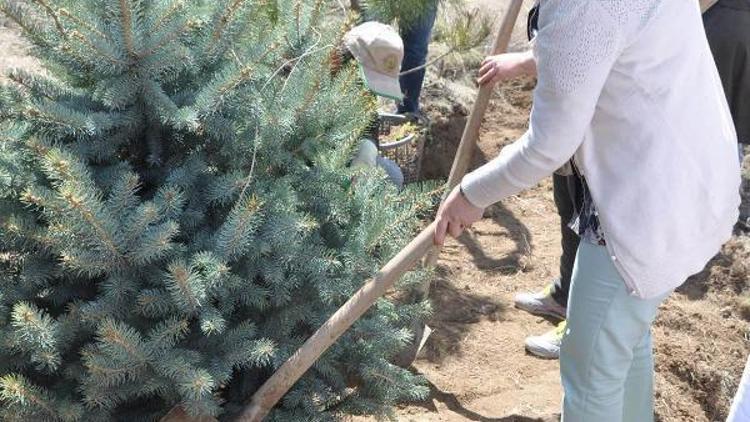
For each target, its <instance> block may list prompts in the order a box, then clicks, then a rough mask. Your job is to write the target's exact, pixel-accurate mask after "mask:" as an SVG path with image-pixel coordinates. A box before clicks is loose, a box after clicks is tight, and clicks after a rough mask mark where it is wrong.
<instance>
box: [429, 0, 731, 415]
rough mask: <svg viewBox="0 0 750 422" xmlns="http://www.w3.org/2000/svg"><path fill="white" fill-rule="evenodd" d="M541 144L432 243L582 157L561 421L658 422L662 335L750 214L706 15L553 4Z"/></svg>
mask: <svg viewBox="0 0 750 422" xmlns="http://www.w3.org/2000/svg"><path fill="white" fill-rule="evenodd" d="M533 54H534V57H535V64H536V69H537V86H536V88H535V90H534V107H533V109H532V112H531V119H530V125H529V129H528V131H527V132H526V133H525V134H524V135H523V136H521V138H520V139H518V140H517V141H516V142H514V143H513V144H511V145H509V146H507V147H505V148H504V149H503V150H502V151H501V152H500V154H499V155H498V157H496V158H495V159H493V160H492V161H490V162H488V163H487V164H485V165H483V166H482V167H480V168H479V169H477V170H475V171H473V172H471V173H469V174H467V175H466V176H465V177H464V179H463V180H462V181H461V183H460V184H459V186H457V187H456V188H455V189H454V190H453V191H452V192H451V193H450V194H449V196H448V198H447V199H446V201H445V202H444V203H443V204H442V205H441V207H440V209H439V211H438V214H437V218H436V222H435V233H434V241H435V243H437V244H442V243H443V242H444V240H445V237H446V236H447V235H448V234H450V235H451V236H453V237H458V236H459V235H460V234H461V233H462V232H463V230H464V229H465V228H466V227H468V226H470V225H471V224H472V223H474V222H475V221H477V220H479V219H480V218H481V217H482V214H483V211H484V209H485V208H486V207H488V206H489V205H491V204H493V203H495V202H497V201H499V200H501V199H504V198H506V197H508V196H510V195H514V194H516V193H518V192H520V191H521V190H523V189H527V188H529V187H532V186H534V185H535V184H536V183H538V182H539V181H540V180H541V179H542V178H543V177H545V176H548V175H550V174H552V173H553V172H554V171H555V170H557V169H559V168H560V167H561V166H562V165H563V164H564V163H565V162H567V161H568V160H570V158H571V157H573V161H574V163H575V165H576V167H577V169H578V170H579V171H580V175H581V177H582V181H583V184H584V188H585V189H587V190H588V192H589V193H590V195H589V196H588V201H586V200H585V199H584V205H583V206H584V208H585V207H590V208H589V209H590V212H587V211H583V214H585V215H587V216H590V217H592V218H590V219H584V220H582V221H581V224H582V225H583V226H584V227H583V228H582V229H581V230H583V233H584V235H583V237H582V240H581V242H580V245H579V247H578V251H577V254H576V260H575V265H574V268H573V276H572V282H571V287H570V293H569V298H568V307H567V327H566V328H565V330H564V336H563V341H562V346H561V349H560V375H561V380H562V385H563V390H564V398H563V414H562V418H563V421H566V422H579V421H605V420H606V421H612V422H619V421H624V422H648V421H653V419H654V414H653V400H654V397H653V353H652V343H651V324H652V323H653V320H654V318H655V317H656V314H657V312H658V308H659V305H660V304H661V303H662V302H663V301H664V300H665V299H666V298H667V297H668V296H669V295H670V294H671V293H672V292H673V291H674V289H675V288H677V287H678V286H680V285H681V284H682V283H683V282H684V281H685V280H686V279H687V277H689V276H690V275H692V274H695V273H697V272H699V271H701V270H702V269H703V268H704V267H705V265H706V264H707V263H708V261H709V260H710V259H711V258H712V257H713V256H714V255H715V254H716V253H717V252H718V251H719V249H720V248H721V245H722V244H723V243H724V242H726V241H727V240H728V239H729V238H730V237H731V234H732V230H733V227H734V224H735V222H736V221H737V217H738V215H739V204H740V196H739V185H740V168H739V163H738V161H737V159H736V157H737V133H736V132H735V129H734V125H733V123H732V117H731V113H730V110H729V106H728V104H727V101H726V97H725V96H724V92H723V87H722V84H721V80H720V78H719V74H718V71H717V69H716V65H715V64H714V61H713V57H712V55H711V50H710V48H709V45H708V42H707V40H706V34H705V31H704V30H703V25H702V21H701V13H700V9H699V6H698V3H697V2H688V1H683V0H633V1H628V2H601V1H596V0H576V1H572V0H571V1H549V0H542V1H541V2H540V10H539V31H538V33H537V36H536V41H535V43H534V46H533Z"/></svg>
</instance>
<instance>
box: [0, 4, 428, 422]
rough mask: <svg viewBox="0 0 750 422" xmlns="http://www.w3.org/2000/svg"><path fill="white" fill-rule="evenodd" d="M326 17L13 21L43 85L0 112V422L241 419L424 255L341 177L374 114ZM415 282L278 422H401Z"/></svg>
mask: <svg viewBox="0 0 750 422" xmlns="http://www.w3.org/2000/svg"><path fill="white" fill-rule="evenodd" d="M335 4H337V3H334V2H332V3H331V4H328V3H327V2H324V1H314V0H221V1H216V2H203V1H193V0H190V1H183V0H28V1H23V0H0V10H2V12H4V13H5V14H6V15H7V16H8V17H9V18H10V19H11V20H13V21H15V23H16V24H17V25H18V26H19V27H20V28H21V29H22V30H23V32H24V33H25V36H26V37H27V38H28V39H29V40H30V41H31V43H32V44H33V46H34V48H33V52H34V54H35V55H36V56H37V57H38V58H39V59H40V60H41V61H42V62H43V63H44V67H45V72H44V73H43V75H38V74H30V73H27V72H24V71H23V70H15V71H13V72H11V73H10V74H9V75H8V77H9V78H10V80H11V81H12V83H10V84H8V85H7V86H3V87H2V88H0V420H3V421H86V422H90V421H114V420H117V421H147V420H158V418H160V417H161V416H163V415H164V414H165V413H166V412H167V411H168V410H169V409H170V408H171V407H172V406H174V405H177V404H181V405H182V406H183V407H184V408H186V409H187V410H188V411H189V412H190V413H192V414H194V415H197V414H203V415H212V416H217V417H220V418H223V419H230V418H231V416H232V415H233V414H234V413H235V412H237V410H238V409H239V408H240V407H241V406H242V405H243V403H245V401H246V400H247V399H248V398H249V397H250V396H251V395H252V393H253V392H254V391H255V390H256V389H257V388H258V387H259V386H260V385H261V383H262V382H263V381H264V380H265V379H267V377H268V376H269V375H270V374H271V373H272V372H273V370H274V368H276V367H277V366H279V365H280V364H281V363H283V362H284V360H285V359H286V358H287V357H288V356H289V355H291V353H292V352H293V351H294V350H296V349H297V348H298V347H299V346H300V345H301V344H302V343H303V342H304V340H305V339H306V338H307V337H308V336H309V335H310V334H311V333H312V332H313V331H314V330H315V329H316V328H317V327H319V326H320V325H321V324H322V323H323V322H324V321H325V320H326V319H327V318H328V316H329V315H331V314H332V313H333V311H334V310H335V309H337V307H338V306H340V305H341V304H342V303H343V302H344V301H345V300H346V299H347V298H348V297H349V296H350V295H351V294H352V293H353V292H355V291H356V290H357V288H358V287H359V286H361V284H362V283H363V282H364V281H365V280H366V279H368V278H369V277H371V276H372V275H373V273H374V272H375V271H377V269H378V268H379V267H380V266H381V265H382V264H383V263H384V261H385V260H387V259H388V258H390V257H391V256H393V255H394V254H395V253H396V252H397V251H398V250H399V249H400V248H401V247H402V246H403V245H404V243H405V242H407V241H408V239H409V238H410V237H411V235H412V234H413V233H414V231H415V230H416V228H417V225H418V224H419V223H418V218H417V217H418V216H419V214H420V213H424V212H425V211H426V210H428V209H429V207H430V206H431V201H432V200H431V198H430V197H429V195H428V194H426V193H424V192H422V191H420V190H419V188H412V190H410V191H409V190H407V191H406V192H397V191H396V189H395V188H393V187H391V186H390V185H389V184H388V183H387V182H386V179H385V177H384V176H383V175H382V174H379V173H376V174H373V172H372V171H370V172H367V171H363V170H353V169H350V168H348V167H347V163H348V161H349V159H350V157H351V156H352V154H353V150H354V148H355V146H356V145H357V141H358V136H359V134H361V133H362V131H363V129H364V128H365V127H366V126H367V125H368V124H369V121H370V117H371V115H372V113H373V111H374V103H373V101H372V99H371V98H370V97H368V95H365V93H364V92H363V91H362V89H361V87H360V84H359V81H358V73H357V71H356V69H354V67H353V66H344V67H343V68H342V69H341V70H340V71H339V72H336V73H332V72H331V71H330V63H329V58H330V57H331V54H330V53H331V51H332V50H333V49H335V48H336V47H337V46H338V45H339V43H340V37H341V35H342V34H343V31H344V29H345V28H344V27H343V26H342V25H344V24H345V22H344V21H345V19H344V18H343V17H341V15H340V12H339V17H336V16H335V15H333V14H332V13H330V11H331V10H336V9H334V8H333V7H334V5H335ZM425 276H426V274H425V273H424V271H421V272H415V273H412V274H410V275H409V276H408V277H406V279H405V280H403V281H402V283H401V285H400V288H399V289H400V290H398V291H394V292H393V293H392V294H391V295H389V297H390V298H384V299H382V300H381V301H379V302H378V303H377V305H376V306H375V307H374V308H373V309H372V310H371V311H370V312H368V313H367V314H366V315H365V317H364V318H363V319H362V320H360V321H359V322H358V323H357V324H356V325H355V327H353V329H352V330H350V332H349V333H348V334H347V335H346V336H345V337H344V338H342V340H341V341H339V342H338V343H337V344H336V345H335V346H334V347H333V348H332V349H331V350H329V351H328V352H327V353H326V354H325V355H324V357H323V358H322V359H321V360H320V361H319V362H317V363H316V365H315V366H314V368H313V369H312V370H311V371H309V373H308V374H307V375H306V376H305V377H304V378H303V379H302V380H301V381H300V382H299V383H298V384H297V385H296V386H295V387H294V389H293V390H292V391H290V392H289V393H288V394H287V396H286V397H285V398H284V400H283V401H282V403H280V404H279V406H278V408H277V409H276V410H275V412H274V413H273V415H272V416H271V419H272V420H280V421H281V420H284V421H313V420H329V419H333V418H335V417H336V416H338V415H340V414H343V413H374V414H380V415H388V412H389V410H388V406H389V405H391V404H392V403H394V402H395V401H397V400H402V399H405V398H407V399H408V398H417V397H421V396H423V395H424V394H425V393H426V388H425V387H424V385H422V384H421V380H420V378H419V377H417V376H415V375H413V374H411V373H410V372H408V371H406V370H404V369H401V368H398V367H396V366H394V365H392V364H391V363H390V362H389V359H390V358H391V357H392V356H394V355H395V354H396V353H398V352H399V350H401V349H402V348H403V347H404V346H405V345H406V344H408V342H409V341H410V339H411V336H412V334H411V333H410V331H409V330H408V327H409V326H411V325H412V323H413V321H414V320H415V319H420V318H424V317H425V315H426V314H427V312H428V311H429V307H428V306H427V304H425V303H410V302H409V301H408V300H399V298H402V297H404V296H405V295H406V292H408V288H409V286H410V285H413V284H417V283H419V282H420V280H421V279H422V278H423V277H425Z"/></svg>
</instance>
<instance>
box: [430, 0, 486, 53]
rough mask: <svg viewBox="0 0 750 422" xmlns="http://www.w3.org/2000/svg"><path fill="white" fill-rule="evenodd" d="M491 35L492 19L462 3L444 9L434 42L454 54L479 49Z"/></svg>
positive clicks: (477, 9)
mask: <svg viewBox="0 0 750 422" xmlns="http://www.w3.org/2000/svg"><path fill="white" fill-rule="evenodd" d="M491 33H492V18H491V17H490V16H488V15H487V14H486V13H484V12H482V11H481V10H480V9H479V8H468V7H467V6H466V5H464V4H462V3H457V4H452V5H451V7H446V10H445V12H444V13H443V14H442V15H441V17H440V19H439V20H438V23H437V25H436V28H435V37H434V40H435V41H437V42H442V43H444V44H446V45H448V46H449V47H450V49H451V50H452V51H454V52H459V53H461V52H468V51H471V50H473V49H475V48H477V47H481V46H483V45H484V44H485V42H486V41H487V38H488V37H489V36H490V34H491Z"/></svg>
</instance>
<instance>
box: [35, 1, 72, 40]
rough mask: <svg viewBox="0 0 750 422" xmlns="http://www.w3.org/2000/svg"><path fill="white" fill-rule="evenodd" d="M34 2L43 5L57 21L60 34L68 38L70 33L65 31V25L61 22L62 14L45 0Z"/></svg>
mask: <svg viewBox="0 0 750 422" xmlns="http://www.w3.org/2000/svg"><path fill="white" fill-rule="evenodd" d="M34 2H35V3H37V4H38V5H40V6H42V8H43V9H44V10H45V11H46V12H47V14H48V15H49V16H50V17H51V18H52V20H53V21H54V22H55V27H56V28H57V32H59V33H60V36H61V37H63V39H64V38H67V37H68V34H67V33H66V32H65V27H63V25H62V23H61V22H60V15H59V14H58V12H57V11H55V10H54V9H52V7H50V5H49V4H48V3H47V2H46V1H44V0H34Z"/></svg>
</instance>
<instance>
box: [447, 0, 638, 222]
mask: <svg viewBox="0 0 750 422" xmlns="http://www.w3.org/2000/svg"><path fill="white" fill-rule="evenodd" d="M601 3H602V2H600V1H599V0H549V1H542V2H541V9H540V13H539V14H540V17H539V32H538V34H537V37H536V42H535V44H534V55H535V58H536V61H537V73H538V82H537V87H536V89H535V90H534V106H533V109H532V112H531V121H530V127H529V130H528V131H526V133H525V134H524V135H523V136H521V138H520V139H518V140H517V141H515V142H514V143H513V144H511V145H508V146H507V147H505V148H504V149H503V150H502V151H501V152H500V154H499V155H498V156H497V157H496V158H495V159H493V160H492V161H490V162H488V163H487V164H485V165H483V166H482V167H480V168H478V169H477V170H475V171H473V172H471V173H470V174H468V175H466V176H465V177H464V179H463V180H462V182H461V188H462V190H463V192H464V194H465V195H466V197H467V199H468V200H469V202H471V203H472V204H474V205H476V206H478V207H482V208H484V207H487V206H489V205H491V204H493V203H495V202H498V201H500V200H501V199H503V198H505V197H507V196H510V195H514V194H516V193H518V192H520V191H521V190H523V189H526V188H529V187H531V186H533V185H535V184H536V183H538V182H539V181H540V180H541V179H542V178H544V177H545V176H548V175H550V174H552V173H553V172H554V171H555V170H556V169H557V168H559V167H560V166H562V165H563V164H564V163H565V162H566V161H567V160H569V159H570V158H571V157H572V156H573V154H574V153H575V151H576V150H577V149H578V147H579V145H580V144H581V143H582V142H583V138H584V135H585V132H586V130H587V128H588V127H589V125H590V123H591V120H592V118H593V115H594V110H595V109H596V104H597V101H598V99H599V95H600V93H601V91H602V88H603V86H604V84H605V82H606V80H607V77H608V75H609V73H610V71H611V69H612V66H613V64H614V62H615V60H616V58H617V55H618V52H619V50H620V45H621V44H622V41H621V40H622V35H621V34H622V33H623V32H624V31H623V29H622V28H621V25H623V23H622V19H617V16H615V15H613V14H612V13H611V11H610V10H607V9H606V8H605V7H603V6H602V5H601Z"/></svg>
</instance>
